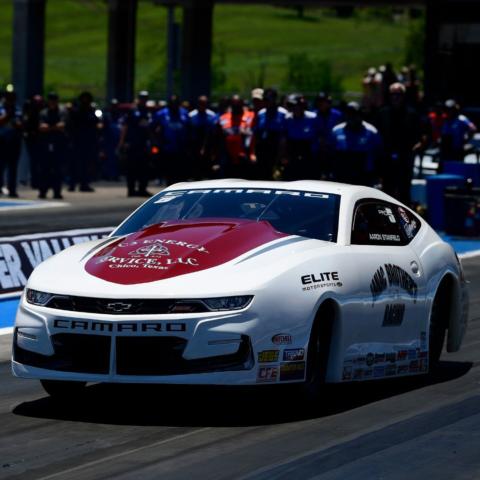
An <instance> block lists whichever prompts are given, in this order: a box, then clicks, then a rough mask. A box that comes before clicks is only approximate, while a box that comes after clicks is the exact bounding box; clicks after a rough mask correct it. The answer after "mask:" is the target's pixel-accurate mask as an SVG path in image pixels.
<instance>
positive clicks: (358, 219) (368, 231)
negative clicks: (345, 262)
mask: <svg viewBox="0 0 480 480" xmlns="http://www.w3.org/2000/svg"><path fill="white" fill-rule="evenodd" d="M396 208H397V207H396V206H395V205H391V204H389V203H385V202H382V201H375V200H371V201H366V202H362V203H360V204H357V207H356V210H355V214H354V217H353V226H352V242H351V243H352V244H354V245H396V246H400V245H406V244H407V243H408V242H407V241H406V238H405V237H406V235H405V234H404V232H403V230H402V226H401V225H400V221H399V213H397V212H396V211H395V209H396Z"/></svg>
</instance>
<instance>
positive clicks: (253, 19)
mask: <svg viewBox="0 0 480 480" xmlns="http://www.w3.org/2000/svg"><path fill="white" fill-rule="evenodd" d="M11 4H12V1H11V0H0V85H1V84H5V83H6V82H8V81H10V79H11V75H10V64H11V26H12V6H11ZM47 5H48V7H47V26H46V27H47V39H46V73H45V89H46V90H48V89H56V90H58V91H59V92H60V94H61V95H62V96H63V97H64V98H65V97H70V98H71V97H73V96H74V95H76V94H78V93H79V91H80V90H83V89H90V90H92V91H93V92H94V94H95V95H96V96H97V97H103V96H104V94H105V76H106V48H107V7H106V3H105V2H104V1H103V0H48V2H47ZM177 17H178V19H179V20H180V17H181V11H180V10H179V9H177ZM165 22H166V12H165V9H164V8H162V7H159V6H155V5H153V4H152V3H151V2H148V1H141V2H140V6H139V15H138V24H137V77H136V87H137V89H140V88H150V89H152V90H155V91H157V92H158V93H161V92H163V90H164V85H165V74H164V69H165V64H166V61H165V44H166V32H165ZM408 29H409V21H408V20H399V21H397V22H388V21H385V20H381V19H378V18H375V17H374V16H372V15H368V14H365V12H361V13H360V14H358V15H357V16H356V17H355V18H352V19H340V18H336V17H334V16H332V15H331V14H330V12H329V11H327V12H326V11H325V10H321V9H315V10H307V11H306V16H305V18H304V19H300V18H298V17H297V16H296V13H295V12H293V11H292V10H288V9H285V8H276V7H272V6H263V5H257V6H241V5H224V6H217V7H216V8H215V17H214V45H215V47H214V52H215V53H214V63H215V65H216V69H217V71H221V72H222V73H224V74H225V75H226V82H225V83H224V84H223V85H220V86H218V88H217V92H216V93H217V94H221V93H228V92H230V91H232V90H236V91H240V92H246V91H248V90H249V89H250V88H251V87H253V86H254V84H255V83H258V80H259V78H260V77H261V76H262V72H263V77H264V78H263V81H264V84H265V85H275V86H278V87H282V86H283V85H284V80H285V77H286V69H287V61H288V56H289V55H291V54H296V53H301V52H303V53H306V54H307V55H308V56H309V58H310V59H312V60H314V61H316V60H329V61H331V63H332V66H333V69H334V72H335V74H339V75H341V76H342V78H343V87H344V89H345V90H346V91H360V90H361V86H360V79H361V76H362V74H363V72H364V71H365V69H366V68H368V67H369V66H371V65H379V64H382V63H385V62H386V61H391V62H392V63H393V64H394V65H396V66H397V67H398V66H400V65H401V64H402V62H403V59H404V56H405V39H406V36H407V34H408Z"/></svg>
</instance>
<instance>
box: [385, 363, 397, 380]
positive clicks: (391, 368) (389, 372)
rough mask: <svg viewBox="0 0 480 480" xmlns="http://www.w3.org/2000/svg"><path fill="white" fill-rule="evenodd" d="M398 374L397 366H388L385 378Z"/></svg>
mask: <svg viewBox="0 0 480 480" xmlns="http://www.w3.org/2000/svg"><path fill="white" fill-rule="evenodd" d="M396 374H397V366H396V365H387V366H386V367H385V376H387V377H392V376H393V375H396Z"/></svg>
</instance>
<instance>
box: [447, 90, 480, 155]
mask: <svg viewBox="0 0 480 480" xmlns="http://www.w3.org/2000/svg"><path fill="white" fill-rule="evenodd" d="M444 110H445V114H446V118H445V121H444V122H443V125H442V131H441V137H440V160H441V161H455V160H456V161H463V159H464V157H465V144H466V143H467V141H468V140H470V139H471V138H472V136H473V134H474V133H475V132H476V131H477V128H476V127H475V125H474V124H473V123H472V122H471V121H470V120H469V119H468V118H467V117H466V116H465V115H461V114H460V109H459V106H458V105H457V103H456V102H455V100H452V99H450V100H447V101H446V102H445V106H444Z"/></svg>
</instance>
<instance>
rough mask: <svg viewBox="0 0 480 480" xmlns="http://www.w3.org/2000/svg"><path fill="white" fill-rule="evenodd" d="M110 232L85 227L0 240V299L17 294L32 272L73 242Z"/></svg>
mask: <svg viewBox="0 0 480 480" xmlns="http://www.w3.org/2000/svg"><path fill="white" fill-rule="evenodd" d="M112 230H113V228H112V227H108V228H89V229H81V230H68V231H65V232H52V233H37V234H32V235H20V236H17V237H3V238H0V298H2V297H3V298H5V297H11V296H15V295H20V293H21V292H22V290H23V288H24V287H25V285H26V284H27V280H28V277H29V276H30V274H31V273H32V271H33V269H34V268H35V267H36V266H37V265H38V264H39V263H41V262H43V261H44V260H46V259H47V258H48V257H51V256H52V255H55V254H56V253H58V252H60V251H62V250H64V249H65V248H68V247H70V246H72V245H76V244H77V243H83V242H88V241H90V240H98V239H99V238H104V237H106V236H108V235H109V234H110V232H111V231H112Z"/></svg>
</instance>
